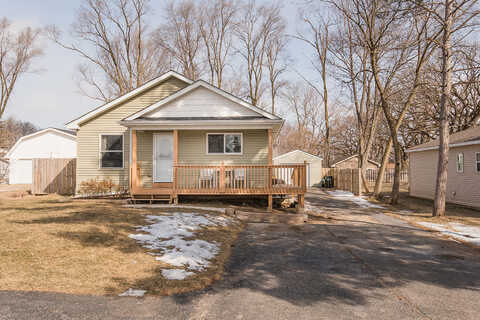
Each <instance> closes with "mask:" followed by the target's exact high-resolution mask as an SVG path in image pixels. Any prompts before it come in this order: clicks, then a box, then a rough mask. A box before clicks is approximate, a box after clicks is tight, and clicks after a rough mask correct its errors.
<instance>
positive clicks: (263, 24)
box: [235, 0, 286, 105]
mask: <svg viewBox="0 0 480 320" xmlns="http://www.w3.org/2000/svg"><path fill="white" fill-rule="evenodd" d="M285 25H286V21H285V18H283V17H282V15H281V14H280V7H279V5H278V4H271V5H260V6H258V5H256V3H255V1H253V0H250V1H249V2H248V3H247V4H245V5H243V6H242V7H241V10H240V13H239V20H238V21H237V23H236V25H235V34H236V36H237V38H238V40H239V44H240V45H239V47H238V48H237V51H238V52H239V53H240V56H241V57H242V58H243V60H244V61H245V63H246V67H247V77H248V86H249V98H250V101H251V103H252V104H253V105H257V104H259V101H260V98H261V95H262V92H263V88H262V85H263V81H262V80H263V72H264V70H263V68H264V66H265V60H266V55H267V48H268V47H269V44H270V43H271V40H272V39H274V38H275V37H278V36H279V34H281V33H282V32H284V30H285Z"/></svg>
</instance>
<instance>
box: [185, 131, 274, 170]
mask: <svg viewBox="0 0 480 320" xmlns="http://www.w3.org/2000/svg"><path fill="white" fill-rule="evenodd" d="M215 132H220V133H221V132H225V133H240V132H241V133H243V154H242V155H228V154H223V155H209V154H207V142H206V136H207V133H215ZM178 162H179V164H205V165H219V164H221V163H222V162H223V163H224V164H225V165H234V164H258V165H266V164H268V133H267V130H231V131H228V130H221V131H215V130H212V131H210V130H208V131H206V130H201V131H200V130H184V131H179V132H178Z"/></svg>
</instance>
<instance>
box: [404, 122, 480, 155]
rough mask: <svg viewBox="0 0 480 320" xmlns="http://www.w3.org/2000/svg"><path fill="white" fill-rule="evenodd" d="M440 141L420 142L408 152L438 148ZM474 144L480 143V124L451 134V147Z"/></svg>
mask: <svg viewBox="0 0 480 320" xmlns="http://www.w3.org/2000/svg"><path fill="white" fill-rule="evenodd" d="M439 143H440V140H439V139H435V140H432V141H430V142H427V143H423V144H419V145H418V146H415V147H412V148H410V149H408V150H407V152H418V151H427V150H436V149H438V145H439ZM474 144H480V125H476V126H474V127H471V128H469V129H467V130H463V131H459V132H456V133H454V134H451V135H450V138H449V146H450V147H461V146H469V145H474Z"/></svg>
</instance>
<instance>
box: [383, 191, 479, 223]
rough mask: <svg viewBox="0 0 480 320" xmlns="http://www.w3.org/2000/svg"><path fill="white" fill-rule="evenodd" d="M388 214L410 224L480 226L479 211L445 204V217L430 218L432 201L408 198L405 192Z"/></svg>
mask: <svg viewBox="0 0 480 320" xmlns="http://www.w3.org/2000/svg"><path fill="white" fill-rule="evenodd" d="M391 208H392V210H391V212H389V213H390V214H393V215H396V216H399V217H402V218H404V219H407V220H409V221H412V222H420V221H426V222H433V223H441V224H445V223H447V222H460V223H463V224H466V225H472V226H480V211H479V210H475V209H471V208H467V207H462V206H459V205H455V204H447V207H446V216H445V217H441V218H436V217H435V218H434V217H432V210H433V201H432V200H427V199H419V198H414V197H410V196H409V195H408V193H407V192H402V193H401V195H400V200H399V204H398V205H397V206H391ZM406 211H411V212H406Z"/></svg>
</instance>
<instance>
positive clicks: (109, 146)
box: [100, 134, 123, 168]
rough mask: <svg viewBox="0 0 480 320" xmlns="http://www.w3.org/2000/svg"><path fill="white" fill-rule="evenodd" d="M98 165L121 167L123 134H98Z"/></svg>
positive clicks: (102, 166)
mask: <svg viewBox="0 0 480 320" xmlns="http://www.w3.org/2000/svg"><path fill="white" fill-rule="evenodd" d="M100 167H101V168H123V135H121V134H102V135H100Z"/></svg>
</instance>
